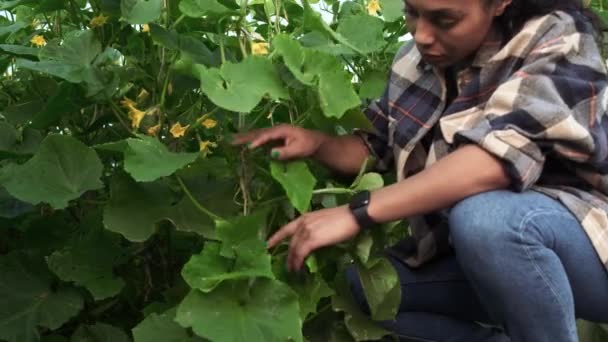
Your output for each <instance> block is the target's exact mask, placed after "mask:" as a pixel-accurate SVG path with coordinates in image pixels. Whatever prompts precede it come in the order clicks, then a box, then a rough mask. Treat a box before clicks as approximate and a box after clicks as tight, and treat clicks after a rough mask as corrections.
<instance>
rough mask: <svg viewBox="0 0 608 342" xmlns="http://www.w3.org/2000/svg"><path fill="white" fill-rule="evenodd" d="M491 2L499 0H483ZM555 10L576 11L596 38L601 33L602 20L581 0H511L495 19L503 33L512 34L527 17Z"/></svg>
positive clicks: (517, 30)
mask: <svg viewBox="0 0 608 342" xmlns="http://www.w3.org/2000/svg"><path fill="white" fill-rule="evenodd" d="M485 1H486V2H487V3H488V4H491V3H493V2H496V1H500V0H485ZM556 10H563V11H566V12H570V13H578V14H579V15H581V16H582V19H583V20H584V18H586V19H587V20H588V22H589V23H590V24H591V28H592V29H593V30H594V31H595V33H596V35H597V38H598V40H599V39H600V37H601V36H602V34H603V31H604V28H605V27H604V25H603V22H602V20H601V19H600V18H599V17H598V16H597V15H596V14H595V13H594V12H593V11H592V10H590V9H588V8H586V7H585V5H584V4H583V1H581V0H513V1H512V3H511V4H510V5H509V7H507V9H506V10H505V13H504V14H503V15H502V16H500V17H499V18H498V19H497V20H498V23H499V24H500V25H501V26H502V28H503V31H504V33H506V34H507V35H508V36H513V35H515V34H516V33H517V32H519V30H521V28H522V26H523V25H524V24H525V23H526V21H528V20H529V19H531V18H533V17H536V16H541V15H545V14H549V13H551V12H553V11H556Z"/></svg>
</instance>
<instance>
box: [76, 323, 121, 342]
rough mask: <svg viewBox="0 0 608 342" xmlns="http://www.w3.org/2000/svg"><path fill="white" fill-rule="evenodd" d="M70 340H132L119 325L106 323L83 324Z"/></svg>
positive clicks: (113, 341) (83, 341)
mask: <svg viewBox="0 0 608 342" xmlns="http://www.w3.org/2000/svg"><path fill="white" fill-rule="evenodd" d="M70 342H131V339H130V338H129V336H127V334H126V333H125V332H124V331H122V330H120V329H119V328H117V327H114V326H111V325H109V324H105V323H96V324H94V325H81V326H79V327H78V329H76V331H75V332H74V334H73V335H72V338H70Z"/></svg>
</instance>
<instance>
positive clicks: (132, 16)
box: [120, 0, 163, 24]
mask: <svg viewBox="0 0 608 342" xmlns="http://www.w3.org/2000/svg"><path fill="white" fill-rule="evenodd" d="M162 10H163V0H121V2H120V11H121V13H122V17H123V18H124V19H125V20H126V21H127V22H128V23H129V24H147V23H149V22H152V21H154V20H156V19H158V17H160V14H161V12H162Z"/></svg>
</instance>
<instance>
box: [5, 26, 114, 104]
mask: <svg viewBox="0 0 608 342" xmlns="http://www.w3.org/2000/svg"><path fill="white" fill-rule="evenodd" d="M101 52H102V51H101V43H100V42H99V40H98V39H97V38H96V36H95V33H94V32H93V31H90V30H89V31H72V32H70V33H69V34H68V35H67V36H66V37H65V39H64V40H63V41H60V40H53V41H50V42H49V43H48V44H47V45H46V46H45V47H44V48H43V49H42V50H41V51H40V61H39V62H34V61H31V60H28V59H17V62H16V65H17V67H18V68H25V69H30V70H34V71H38V72H42V73H46V74H49V75H53V76H56V77H59V78H62V79H64V80H66V81H68V82H72V83H84V84H85V85H86V88H87V92H86V94H87V96H90V97H92V96H94V95H97V94H98V93H99V92H101V91H104V90H105V91H106V92H107V94H106V95H108V96H111V95H112V94H113V93H114V91H115V90H116V89H115V88H116V84H115V83H116V80H117V75H116V72H115V71H113V70H112V69H111V68H107V67H106V68H103V64H111V63H115V62H117V61H118V59H119V58H120V54H117V53H115V50H113V49H111V48H107V49H106V50H105V51H104V52H103V53H101ZM98 58H99V59H98ZM108 61H109V62H110V63H108Z"/></svg>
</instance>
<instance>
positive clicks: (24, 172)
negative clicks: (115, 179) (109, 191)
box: [0, 134, 103, 209]
mask: <svg viewBox="0 0 608 342" xmlns="http://www.w3.org/2000/svg"><path fill="white" fill-rule="evenodd" d="M102 168H103V166H102V164H101V161H100V160H99V157H97V154H96V153H95V151H94V150H93V149H91V148H89V147H87V146H85V145H84V144H83V143H81V142H80V141H79V140H76V139H75V138H72V137H70V136H65V135H57V134H52V135H49V136H47V137H46V138H45V139H44V140H43V141H42V144H41V146H40V149H39V151H38V153H36V155H35V156H34V157H33V158H32V159H30V160H29V161H28V162H26V163H25V164H23V165H9V166H7V167H5V168H4V169H0V183H1V184H2V185H3V186H4V187H5V188H6V190H8V192H9V193H10V194H11V195H12V196H14V197H15V198H17V199H20V200H22V201H24V202H28V203H32V204H38V203H40V202H46V203H49V204H50V205H51V206H53V207H54V208H57V209H62V208H65V207H67V205H68V201H70V200H73V199H76V198H78V197H80V196H81V195H82V194H83V193H84V192H86V191H88V190H95V189H99V188H100V187H102V185H103V184H102V183H101V181H100V177H101V174H102Z"/></svg>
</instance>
